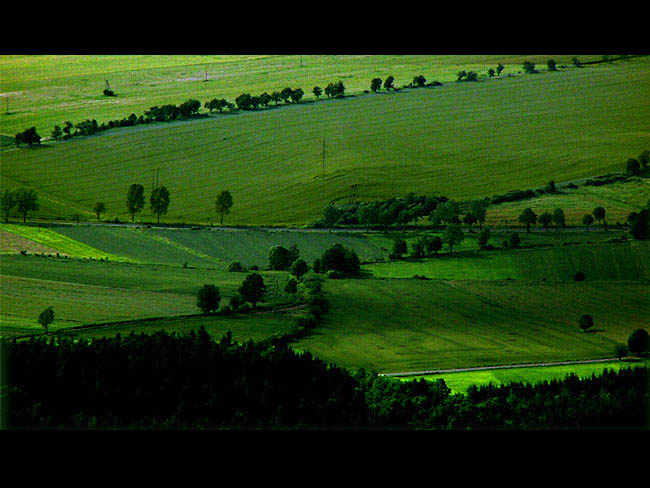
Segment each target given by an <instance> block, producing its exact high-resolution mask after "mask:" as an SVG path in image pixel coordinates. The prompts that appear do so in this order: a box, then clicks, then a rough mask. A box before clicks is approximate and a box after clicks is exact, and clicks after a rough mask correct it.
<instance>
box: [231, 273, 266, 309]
mask: <svg viewBox="0 0 650 488" xmlns="http://www.w3.org/2000/svg"><path fill="white" fill-rule="evenodd" d="M237 291H239V293H240V294H241V296H242V297H243V298H244V300H246V301H247V302H251V303H252V304H253V308H255V304H256V303H257V302H259V301H261V300H262V298H263V297H264V295H265V294H266V285H265V284H264V280H263V278H262V275H260V274H258V273H252V274H249V275H248V276H247V277H246V278H245V279H244V282H243V283H242V284H241V286H240V287H239V289H238V290H237Z"/></svg>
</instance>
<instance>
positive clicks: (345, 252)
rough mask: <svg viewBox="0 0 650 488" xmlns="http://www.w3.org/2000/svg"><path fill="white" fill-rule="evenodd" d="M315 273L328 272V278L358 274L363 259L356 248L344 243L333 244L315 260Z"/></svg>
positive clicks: (313, 267)
mask: <svg viewBox="0 0 650 488" xmlns="http://www.w3.org/2000/svg"><path fill="white" fill-rule="evenodd" d="M312 269H313V270H314V273H317V274H326V275H327V277H328V278H333V279H336V278H342V277H348V276H356V275H358V274H359V272H360V271H361V261H360V260H359V256H357V253H356V252H355V251H354V249H348V248H347V247H345V246H343V245H342V244H339V243H336V244H332V245H331V246H330V247H329V248H327V249H326V250H325V252H324V253H323V254H322V255H321V257H320V258H316V259H315V260H314V264H313V266H312Z"/></svg>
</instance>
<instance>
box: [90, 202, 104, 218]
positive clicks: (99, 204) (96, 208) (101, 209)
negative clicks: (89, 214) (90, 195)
mask: <svg viewBox="0 0 650 488" xmlns="http://www.w3.org/2000/svg"><path fill="white" fill-rule="evenodd" d="M93 210H94V211H95V215H97V222H99V220H100V218H101V215H102V214H103V213H104V212H106V205H104V204H103V203H102V202H97V203H96V204H95V205H94V206H93Z"/></svg>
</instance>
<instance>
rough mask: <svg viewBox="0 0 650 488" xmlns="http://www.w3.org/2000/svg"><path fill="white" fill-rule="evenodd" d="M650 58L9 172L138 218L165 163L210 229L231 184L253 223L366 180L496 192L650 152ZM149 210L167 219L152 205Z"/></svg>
mask: <svg viewBox="0 0 650 488" xmlns="http://www.w3.org/2000/svg"><path fill="white" fill-rule="evenodd" d="M649 64H650V60H645V59H642V60H636V61H635V62H630V63H623V64H618V65H617V64H614V65H611V66H609V65H603V66H600V67H598V68H594V69H584V70H568V71H566V72H558V73H543V74H540V75H528V76H521V77H514V78H503V79H499V80H491V81H487V82H480V83H452V84H448V85H445V86H442V87H435V88H426V89H418V90H412V91H403V92H398V93H390V94H386V93H382V94H369V95H364V96H359V97H351V98H348V99H343V100H328V101H324V102H322V103H315V104H302V105H291V106H287V107H282V108H281V109H278V110H266V111H259V112H251V113H241V114H237V115H234V116H229V115H224V116H221V117H212V118H209V119H207V120H199V121H194V122H187V123H182V124H176V125H169V126H166V125H165V124H161V125H155V126H148V127H139V128H135V129H132V130H128V131H123V132H120V133H114V134H111V133H105V134H102V135H100V136H96V137H90V138H86V139H84V140H81V139H79V140H76V139H74V140H71V141H67V142H64V143H60V144H52V145H49V146H47V147H42V148H32V149H21V150H16V151H6V152H5V153H3V167H2V175H3V177H4V176H5V175H6V176H7V177H8V181H12V180H15V181H18V180H20V181H21V182H23V183H24V184H28V185H29V186H32V187H35V188H38V189H39V190H41V191H43V192H44V193H47V194H52V193H56V194H57V195H60V197H61V199H64V200H65V201H67V202H69V203H70V205H71V206H77V207H79V206H80V207H84V208H87V209H90V208H91V207H92V205H93V204H94V203H95V202H97V201H103V202H104V203H106V205H107V207H108V208H109V212H110V215H111V216H112V215H116V216H118V217H119V218H120V219H122V220H130V217H129V216H128V214H127V213H126V208H125V205H124V199H125V194H126V189H127V188H128V186H129V185H130V184H131V183H136V182H137V183H141V184H143V185H145V188H146V191H150V186H149V181H150V180H151V177H152V174H153V173H152V171H153V170H154V169H156V168H160V182H161V183H162V184H164V185H165V186H167V187H168V188H169V190H170V193H171V203H170V207H169V213H168V215H166V216H164V217H163V218H164V220H165V221H167V222H170V221H183V222H201V223H206V224H207V223H213V222H217V221H218V216H217V214H216V211H215V209H214V199H215V197H216V193H218V191H219V190H221V189H229V190H230V191H231V193H232V195H233V199H234V202H235V204H234V206H233V208H232V212H231V214H230V215H228V216H226V219H225V222H226V223H227V224H243V225H256V224H260V225H263V224H281V225H304V224H309V223H311V222H313V221H314V220H316V219H318V218H320V216H321V214H322V210H323V208H324V207H325V206H326V205H327V204H328V202H330V201H332V200H333V199H336V198H346V197H347V196H349V194H350V191H351V190H350V187H351V185H353V184H358V185H359V198H360V200H374V199H384V198H390V197H396V196H403V195H405V194H407V193H408V192H410V191H413V192H416V193H417V194H428V195H431V194H434V193H437V194H443V195H445V196H447V197H449V198H454V199H470V198H478V197H482V196H490V195H493V194H500V193H505V192H507V191H510V190H514V189H522V188H535V187H538V186H543V185H544V184H546V183H547V182H548V181H549V180H555V181H556V182H561V181H569V180H576V179H580V178H585V177H589V176H593V175H595V174H602V173H606V172H612V171H620V170H621V169H622V167H623V166H624V162H625V160H626V159H627V158H628V157H634V156H635V155H637V154H639V153H640V152H641V151H643V150H644V149H646V148H647V147H650V134H649V133H648V132H647V131H645V130H644V127H645V124H646V121H647V120H648V118H649V117H650V70H648V69H647V67H648V65H649ZM161 141H164V142H161ZM323 141H325V150H326V157H325V164H324V169H323V157H322V147H323ZM45 161H47V164H44V162H45ZM91 161H92V163H91ZM63 182H65V184H64V183H63ZM197 182H199V183H197ZM35 215H36V216H38V214H35ZM64 217H67V215H66V216H64ZM137 218H138V220H149V221H152V220H154V217H153V216H152V215H151V213H150V212H149V211H148V210H147V211H145V212H143V213H142V214H141V215H138V217H137Z"/></svg>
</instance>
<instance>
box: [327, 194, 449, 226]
mask: <svg viewBox="0 0 650 488" xmlns="http://www.w3.org/2000/svg"><path fill="white" fill-rule="evenodd" d="M446 201H447V198H446V197H438V196H432V197H427V196H424V195H421V196H416V195H415V193H409V194H408V195H407V196H406V197H404V198H391V199H390V200H384V201H374V202H362V203H353V204H345V205H328V206H327V207H325V210H324V212H323V219H322V220H320V221H318V222H316V224H315V225H316V226H324V227H328V228H330V229H331V228H332V227H334V226H335V225H340V226H345V225H364V226H366V227H367V228H370V227H375V226H381V227H383V228H386V227H391V226H397V225H399V226H401V227H402V229H404V228H405V226H406V225H407V224H408V223H410V222H413V221H415V220H416V219H418V218H420V217H425V216H427V215H430V214H431V212H433V211H434V210H435V209H436V208H437V207H438V205H439V204H441V203H443V202H446Z"/></svg>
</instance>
